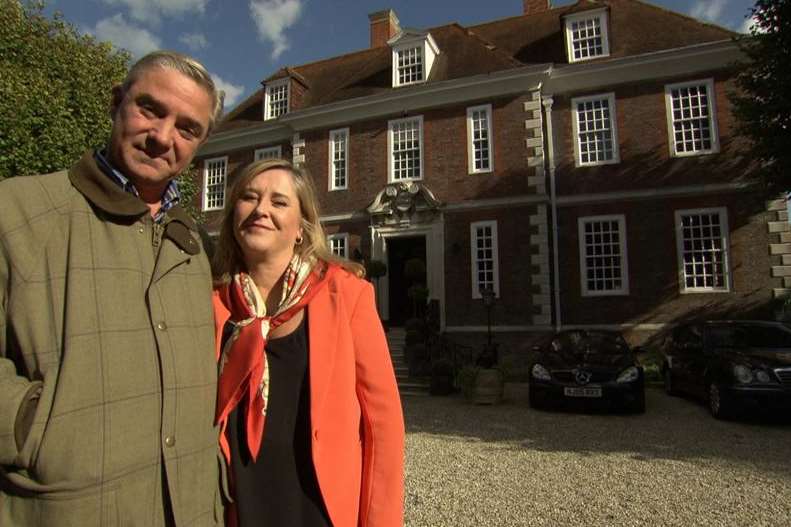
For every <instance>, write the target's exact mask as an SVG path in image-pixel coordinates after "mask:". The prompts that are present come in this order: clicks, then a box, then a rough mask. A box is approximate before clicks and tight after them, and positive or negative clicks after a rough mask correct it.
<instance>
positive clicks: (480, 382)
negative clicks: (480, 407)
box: [471, 368, 505, 404]
mask: <svg viewBox="0 0 791 527" xmlns="http://www.w3.org/2000/svg"><path fill="white" fill-rule="evenodd" d="M504 389H505V376H504V375H503V372H501V371H500V370H498V369H496V368H481V369H479V370H478V374H477V375H476V376H475V384H474V386H473V390H472V398H471V399H472V402H473V403H475V404H499V403H500V402H501V401H502V400H503V390H504Z"/></svg>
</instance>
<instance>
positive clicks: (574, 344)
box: [552, 331, 629, 354]
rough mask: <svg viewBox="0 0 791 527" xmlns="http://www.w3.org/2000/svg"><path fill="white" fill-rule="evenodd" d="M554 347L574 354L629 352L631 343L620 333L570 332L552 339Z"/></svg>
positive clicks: (556, 349)
mask: <svg viewBox="0 0 791 527" xmlns="http://www.w3.org/2000/svg"><path fill="white" fill-rule="evenodd" d="M552 348H553V349H554V350H555V351H565V352H570V353H574V354H577V353H612V354H623V353H628V352H629V345H628V344H626V341H625V340H624V338H623V337H622V336H621V335H619V334H618V333H592V332H576V331H575V332H570V333H566V334H563V335H559V336H558V337H556V338H555V339H554V340H553V341H552Z"/></svg>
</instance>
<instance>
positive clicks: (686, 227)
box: [681, 212, 726, 289]
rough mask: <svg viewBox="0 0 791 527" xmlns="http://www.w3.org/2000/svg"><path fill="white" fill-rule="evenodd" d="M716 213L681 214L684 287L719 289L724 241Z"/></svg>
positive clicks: (723, 282)
mask: <svg viewBox="0 0 791 527" xmlns="http://www.w3.org/2000/svg"><path fill="white" fill-rule="evenodd" d="M721 222H722V217H721V215H720V213H719V212H713V213H708V212H707V213H687V214H682V215H681V236H682V241H681V250H682V263H683V265H682V269H683V272H684V284H685V286H686V288H694V289H723V288H725V287H726V282H725V272H726V271H725V259H726V247H725V244H726V240H725V237H724V236H722V229H721Z"/></svg>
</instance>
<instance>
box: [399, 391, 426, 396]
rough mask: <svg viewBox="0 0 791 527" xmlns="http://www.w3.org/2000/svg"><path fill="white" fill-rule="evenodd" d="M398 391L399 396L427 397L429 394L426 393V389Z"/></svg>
mask: <svg viewBox="0 0 791 527" xmlns="http://www.w3.org/2000/svg"><path fill="white" fill-rule="evenodd" d="M398 393H399V394H400V395H401V397H428V396H429V395H431V394H430V393H428V390H421V391H417V390H399V392H398Z"/></svg>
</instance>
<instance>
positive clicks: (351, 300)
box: [214, 270, 404, 527]
mask: <svg viewBox="0 0 791 527" xmlns="http://www.w3.org/2000/svg"><path fill="white" fill-rule="evenodd" d="M214 310H215V324H216V330H215V332H216V333H215V334H216V338H217V340H216V348H215V350H216V353H217V356H218V357H219V353H220V345H221V342H222V329H223V327H224V325H225V322H226V321H227V320H228V318H229V317H230V313H229V312H228V309H227V308H226V307H225V305H224V304H223V303H222V301H221V300H220V297H219V294H218V293H217V292H216V291H215V295H214ZM307 313H308V317H307V321H308V346H309V349H308V379H309V383H310V429H311V451H312V455H313V465H314V467H315V470H316V479H317V481H318V484H319V490H320V492H321V497H322V499H323V501H324V505H325V506H326V507H327V512H328V514H329V516H330V520H331V521H332V525H334V526H335V527H358V526H360V527H400V526H401V525H403V499H404V417H403V413H402V410H401V399H400V397H399V394H398V387H397V385H396V380H395V373H394V372H393V364H392V362H391V360H390V353H389V351H388V348H387V339H386V338H385V334H384V331H383V330H382V324H381V322H380V321H379V316H378V314H377V312H376V305H375V303H374V292H373V286H372V285H371V284H370V283H369V282H366V281H365V280H362V279H360V278H357V277H356V276H354V275H352V274H351V273H348V272H346V271H342V270H338V272H335V273H332V274H331V275H330V276H329V277H328V283H327V284H326V286H325V287H322V289H321V290H320V291H319V292H318V293H317V294H316V296H314V297H313V298H312V299H311V300H310V303H309V304H308V307H307ZM264 433H266V428H265V429H264ZM223 439H224V438H223ZM223 450H224V451H225V452H226V455H227V453H228V444H227V442H225V441H223ZM260 455H262V456H265V455H266V451H262V452H261V454H260ZM261 499H266V496H262V497H261ZM228 523H229V524H233V523H234V518H233V517H232V516H231V518H229V522H228Z"/></svg>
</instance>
